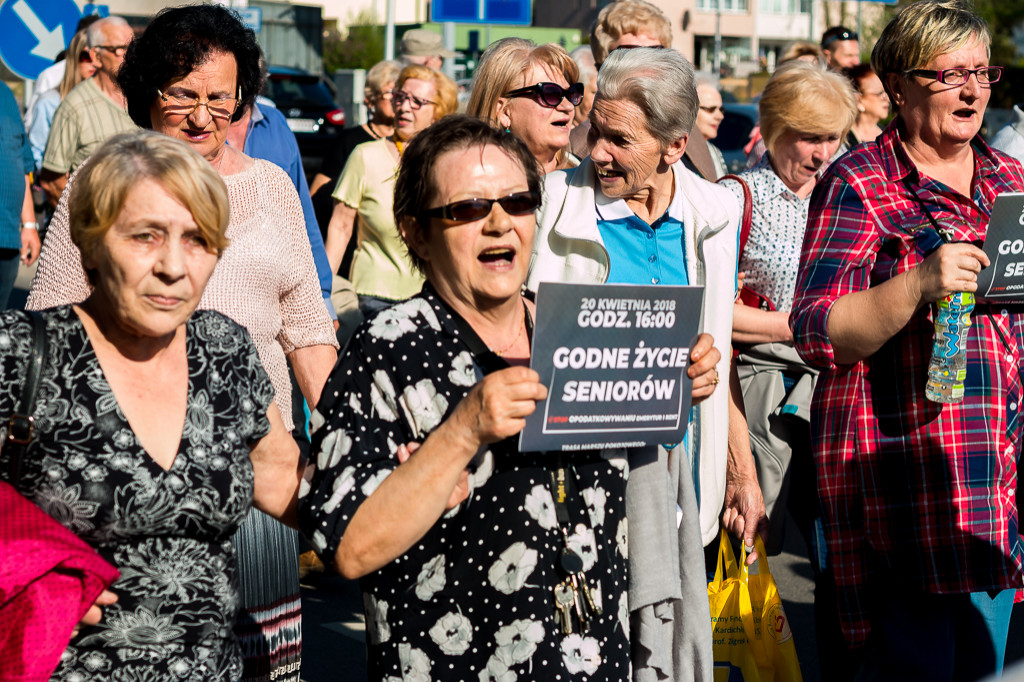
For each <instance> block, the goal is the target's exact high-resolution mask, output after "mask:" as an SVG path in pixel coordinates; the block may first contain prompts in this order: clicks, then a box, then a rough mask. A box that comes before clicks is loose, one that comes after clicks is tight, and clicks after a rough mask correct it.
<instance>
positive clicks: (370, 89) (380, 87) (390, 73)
mask: <svg viewBox="0 0 1024 682" xmlns="http://www.w3.org/2000/svg"><path fill="white" fill-rule="evenodd" d="M401 71H402V63H401V62H399V61H396V60H394V59H390V60H389V59H385V60H384V61H380V62H377V63H376V64H374V65H373V66H372V67H370V70H369V71H367V72H366V86H365V88H364V91H365V92H364V94H365V95H366V97H367V98H369V99H377V98H378V97H380V95H381V93H382V92H383V91H384V86H385V85H387V84H388V83H394V82H395V79H397V78H398V74H399V73H400V72H401Z"/></svg>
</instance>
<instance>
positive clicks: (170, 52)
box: [117, 4, 265, 128]
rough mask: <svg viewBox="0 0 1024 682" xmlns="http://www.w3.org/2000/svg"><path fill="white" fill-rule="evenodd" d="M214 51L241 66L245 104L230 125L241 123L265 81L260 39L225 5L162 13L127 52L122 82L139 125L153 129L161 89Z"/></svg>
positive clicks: (120, 81)
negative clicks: (152, 115)
mask: <svg viewBox="0 0 1024 682" xmlns="http://www.w3.org/2000/svg"><path fill="white" fill-rule="evenodd" d="M215 51H222V52H227V53H229V54H232V55H234V57H235V61H236V62H237V63H238V85H239V87H241V89H242V99H241V101H240V102H239V103H238V107H237V108H236V109H235V114H234V116H233V117H232V119H231V120H233V121H237V120H238V119H239V118H241V116H242V114H243V113H244V112H245V110H246V109H247V108H248V107H250V106H251V105H252V103H253V101H254V100H255V99H256V95H258V94H259V92H260V90H261V89H262V88H263V80H264V78H265V74H264V72H263V71H262V70H261V69H260V58H261V52H260V46H259V44H258V43H257V42H256V34H255V33H253V32H252V29H250V28H249V27H247V26H246V25H245V24H243V23H242V21H241V19H239V17H238V15H237V14H236V13H235V12H233V11H232V10H230V9H228V8H226V7H224V6H222V5H216V4H214V5H189V6H185V7H169V8H167V9H165V10H162V11H161V12H160V13H159V14H157V15H156V16H155V17H153V20H152V21H151V22H150V23H149V26H147V27H146V30H145V31H143V33H142V35H140V36H139V37H138V38H136V39H135V40H133V41H132V42H131V44H130V45H129V46H128V51H127V52H126V53H125V56H124V64H123V65H122V66H121V69H120V70H119V71H118V72H117V82H118V84H119V85H120V86H121V92H123V93H124V96H125V98H126V99H127V100H128V115H129V116H131V118H132V120H133V121H135V124H136V125H138V126H140V127H142V128H152V127H153V122H152V120H151V119H150V108H151V107H152V105H153V100H155V99H156V97H157V93H156V91H157V89H163V88H164V87H165V86H166V85H167V84H168V83H170V82H172V81H175V80H179V79H181V78H184V77H185V76H187V75H188V74H190V73H192V72H193V71H195V69H196V67H197V66H199V65H200V64H202V63H204V62H205V61H206V60H207V59H208V58H209V56H210V54H211V53H212V52H215Z"/></svg>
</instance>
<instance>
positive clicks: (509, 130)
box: [505, 126, 512, 135]
mask: <svg viewBox="0 0 1024 682" xmlns="http://www.w3.org/2000/svg"><path fill="white" fill-rule="evenodd" d="M511 132H512V129H511V128H509V127H508V126H505V134H506V135H507V134H509V133H511Z"/></svg>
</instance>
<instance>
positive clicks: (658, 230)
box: [596, 192, 690, 286]
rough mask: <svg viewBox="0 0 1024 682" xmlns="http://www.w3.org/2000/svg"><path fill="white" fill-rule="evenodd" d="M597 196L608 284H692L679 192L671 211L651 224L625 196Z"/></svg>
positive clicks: (598, 218)
mask: <svg viewBox="0 0 1024 682" xmlns="http://www.w3.org/2000/svg"><path fill="white" fill-rule="evenodd" d="M596 199H597V202H596V203H597V229H598V230H599V231H600V233H601V241H603V242H604V247H605V249H607V250H608V258H609V261H610V267H609V269H608V283H609V284H670V285H683V286H685V285H687V284H689V283H690V277H689V275H688V274H687V272H686V240H685V237H684V234H683V221H682V206H681V201H682V200H681V197H680V196H679V193H678V192H676V194H675V196H673V197H672V203H670V204H669V207H668V210H666V211H665V213H664V214H662V216H661V217H660V218H658V219H657V220H655V221H654V223H653V224H650V225H648V224H647V223H645V222H644V221H643V220H641V219H640V218H638V217H637V216H636V214H635V213H633V211H632V210H630V208H629V206H628V205H627V204H626V202H625V201H624V200H623V199H609V198H607V197H605V196H604V195H603V194H601V193H600V192H597V195H596Z"/></svg>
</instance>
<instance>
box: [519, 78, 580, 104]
mask: <svg viewBox="0 0 1024 682" xmlns="http://www.w3.org/2000/svg"><path fill="white" fill-rule="evenodd" d="M505 97H536V98H537V103H538V104H542V105H544V106H546V107H551V108H552V109H554V108H555V107H557V106H558V105H559V104H561V103H562V100H563V99H567V100H569V104H571V105H573V106H574V107H578V106H579V105H580V102H582V101H583V83H573V84H572V85H570V86H569V87H567V88H563V87H562V86H561V85H559V84H558V83H536V84H534V85H531V86H529V87H525V88H519V89H517V90H511V91H509V92H506V93H505Z"/></svg>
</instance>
